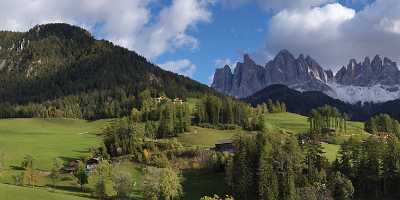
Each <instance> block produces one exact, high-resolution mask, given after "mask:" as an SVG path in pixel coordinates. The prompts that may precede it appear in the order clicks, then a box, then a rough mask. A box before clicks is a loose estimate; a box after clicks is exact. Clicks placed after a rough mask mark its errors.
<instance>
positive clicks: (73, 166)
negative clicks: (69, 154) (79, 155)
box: [61, 160, 81, 174]
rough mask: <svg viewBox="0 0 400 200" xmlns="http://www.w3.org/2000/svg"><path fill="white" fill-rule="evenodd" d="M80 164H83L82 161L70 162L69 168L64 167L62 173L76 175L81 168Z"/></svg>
mask: <svg viewBox="0 0 400 200" xmlns="http://www.w3.org/2000/svg"><path fill="white" fill-rule="evenodd" d="M80 162H81V161H80V160H73V161H71V162H69V163H68V165H67V166H64V167H63V168H61V172H63V173H68V174H73V173H75V172H76V170H77V169H78V167H79V163H80Z"/></svg>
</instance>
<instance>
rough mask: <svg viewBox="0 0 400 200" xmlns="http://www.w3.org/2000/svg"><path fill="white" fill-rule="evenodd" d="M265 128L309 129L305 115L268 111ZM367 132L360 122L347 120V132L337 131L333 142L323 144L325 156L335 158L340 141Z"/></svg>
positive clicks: (297, 132) (362, 135) (364, 136)
mask: <svg viewBox="0 0 400 200" xmlns="http://www.w3.org/2000/svg"><path fill="white" fill-rule="evenodd" d="M265 119H266V120H265V121H266V122H265V123H266V128H267V130H269V131H272V132H274V131H285V132H289V133H293V134H299V133H306V132H307V131H308V130H309V124H308V121H307V117H305V116H302V115H298V114H294V113H269V114H266V115H265ZM368 136H369V134H368V133H366V132H365V131H364V124H363V123H362V122H353V121H350V122H347V133H337V134H336V135H335V136H334V137H333V141H332V142H333V143H335V144H323V145H322V146H323V147H324V150H325V152H326V156H327V158H328V160H329V161H334V160H335V159H336V155H337V152H338V150H339V148H340V146H339V145H337V144H341V143H342V142H344V141H346V140H348V139H349V138H350V137H355V138H360V139H363V138H366V137H368Z"/></svg>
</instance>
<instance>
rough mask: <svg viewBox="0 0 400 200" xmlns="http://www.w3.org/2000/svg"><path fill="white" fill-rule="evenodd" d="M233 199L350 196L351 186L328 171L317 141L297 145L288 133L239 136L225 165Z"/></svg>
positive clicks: (340, 198)
mask: <svg viewBox="0 0 400 200" xmlns="http://www.w3.org/2000/svg"><path fill="white" fill-rule="evenodd" d="M226 171H227V182H228V185H229V186H230V191H231V192H232V194H233V197H234V198H235V199H241V200H247V199H248V200H250V199H260V200H261V199H263V200H265V199H267V200H295V199H304V200H314V199H315V200H319V199H338V200H349V199H352V196H353V192H354V188H353V185H352V183H351V181H350V180H349V179H348V178H347V177H346V176H345V175H343V174H342V173H340V172H338V171H333V170H331V167H330V165H329V162H328V161H327V159H326V158H325V157H324V153H323V151H322V147H321V145H320V143H319V142H318V141H312V142H309V143H307V144H306V145H303V146H299V144H298V141H297V140H296V139H295V138H293V137H292V136H289V135H284V134H272V133H271V134H268V133H258V134H257V135H256V136H249V135H240V136H238V138H237V139H236V141H235V151H234V155H233V158H232V159H231V160H230V161H229V162H228V164H227V166H226Z"/></svg>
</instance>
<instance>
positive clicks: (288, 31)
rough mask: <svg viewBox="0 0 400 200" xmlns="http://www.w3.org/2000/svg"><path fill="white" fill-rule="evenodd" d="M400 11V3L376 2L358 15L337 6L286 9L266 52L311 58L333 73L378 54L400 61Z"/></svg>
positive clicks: (276, 22)
mask: <svg viewBox="0 0 400 200" xmlns="http://www.w3.org/2000/svg"><path fill="white" fill-rule="evenodd" d="M399 10H400V1H398V0H377V1H376V2H374V3H372V4H370V5H367V6H366V7H364V9H363V10H361V11H358V12H356V11H355V10H353V9H351V8H347V7H344V6H342V5H340V4H337V3H334V4H327V5H323V6H322V7H310V8H308V9H303V10H297V9H294V10H288V9H284V10H282V11H280V12H279V13H277V14H276V15H275V16H274V17H273V18H272V19H271V22H270V27H269V28H268V33H267V36H266V45H265V50H264V51H266V52H267V54H272V55H274V54H275V53H277V52H278V51H279V50H281V49H288V50H290V51H292V52H293V53H295V54H299V53H304V54H310V55H311V56H313V57H314V58H315V59H316V60H318V61H319V62H320V63H321V64H322V65H323V66H324V67H326V68H331V69H334V70H335V69H338V68H339V67H340V66H342V65H344V64H347V63H346V62H347V61H348V60H349V59H350V58H356V59H362V58H363V57H364V56H370V57H372V56H374V55H376V54H380V55H383V56H387V57H390V58H392V59H394V60H397V61H399V60H398V59H399V54H398V52H399V50H400V12H398V11H399Z"/></svg>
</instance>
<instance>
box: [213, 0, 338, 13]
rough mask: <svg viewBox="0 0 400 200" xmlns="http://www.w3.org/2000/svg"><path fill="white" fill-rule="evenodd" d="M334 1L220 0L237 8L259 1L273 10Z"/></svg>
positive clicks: (259, 3)
mask: <svg viewBox="0 0 400 200" xmlns="http://www.w3.org/2000/svg"><path fill="white" fill-rule="evenodd" d="M332 1H333V0H220V2H221V4H222V5H223V6H224V7H228V8H237V7H239V6H242V5H244V4H248V3H257V4H258V5H259V6H260V7H261V8H263V9H266V10H273V11H280V10H283V9H303V8H309V7H311V6H320V5H322V4H325V3H328V2H332Z"/></svg>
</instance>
